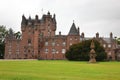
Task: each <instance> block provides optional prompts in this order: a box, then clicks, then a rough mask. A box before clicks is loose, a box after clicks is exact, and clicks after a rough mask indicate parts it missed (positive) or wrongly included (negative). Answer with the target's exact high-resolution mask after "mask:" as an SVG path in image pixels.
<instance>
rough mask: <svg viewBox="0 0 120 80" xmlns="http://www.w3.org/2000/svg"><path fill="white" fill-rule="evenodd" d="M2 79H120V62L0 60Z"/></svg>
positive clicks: (0, 78) (0, 76) (0, 77)
mask: <svg viewBox="0 0 120 80" xmlns="http://www.w3.org/2000/svg"><path fill="white" fill-rule="evenodd" d="M0 80H120V62H99V63H95V64H90V63H88V62H75V61H64V60H63V61H62V60H55V61H54V60H39V61H38V60H0Z"/></svg>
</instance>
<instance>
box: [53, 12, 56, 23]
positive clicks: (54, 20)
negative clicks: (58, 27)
mask: <svg viewBox="0 0 120 80" xmlns="http://www.w3.org/2000/svg"><path fill="white" fill-rule="evenodd" d="M53 22H54V23H55V24H56V15H55V14H54V15H53Z"/></svg>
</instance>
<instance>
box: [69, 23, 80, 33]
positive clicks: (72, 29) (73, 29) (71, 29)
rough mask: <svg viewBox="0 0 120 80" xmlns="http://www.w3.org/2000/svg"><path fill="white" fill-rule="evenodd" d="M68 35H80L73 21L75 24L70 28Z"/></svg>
mask: <svg viewBox="0 0 120 80" xmlns="http://www.w3.org/2000/svg"><path fill="white" fill-rule="evenodd" d="M68 35H79V34H78V30H77V29H76V26H75V23H74V21H73V24H72V26H71V28H70V31H69V34H68Z"/></svg>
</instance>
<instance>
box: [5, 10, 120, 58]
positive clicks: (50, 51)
mask: <svg viewBox="0 0 120 80" xmlns="http://www.w3.org/2000/svg"><path fill="white" fill-rule="evenodd" d="M56 28H57V22H56V17H55V14H54V15H53V16H52V15H51V14H50V12H48V13H47V14H44V15H43V16H42V18H41V19H39V17H38V15H36V16H35V19H31V17H29V18H28V19H26V17H25V16H24V15H23V16H22V21H21V32H22V36H21V38H16V37H15V35H14V34H13V32H12V30H10V31H9V34H8V35H7V36H6V39H5V55H4V58H5V59H66V58H65V52H66V50H67V49H69V47H70V46H71V45H72V44H76V43H79V42H80V41H82V40H87V39H90V38H86V37H85V36H84V33H81V35H80V30H79V27H78V28H76V26H75V23H74V22H73V23H72V26H71V28H70V31H69V33H68V35H61V32H59V35H56V34H55V31H56ZM94 38H95V39H96V40H98V41H99V42H100V44H101V45H102V46H103V47H104V48H105V51H106V52H107V59H109V58H110V59H112V60H115V59H116V56H117V55H118V56H120V54H119V53H120V51H119V53H116V52H115V49H116V46H117V44H116V42H115V40H114V38H113V34H112V33H110V37H109V38H103V37H99V33H96V37H94Z"/></svg>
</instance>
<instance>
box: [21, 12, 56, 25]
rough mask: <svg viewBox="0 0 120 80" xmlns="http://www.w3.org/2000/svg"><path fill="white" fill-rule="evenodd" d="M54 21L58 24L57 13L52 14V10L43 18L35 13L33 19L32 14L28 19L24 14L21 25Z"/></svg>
mask: <svg viewBox="0 0 120 80" xmlns="http://www.w3.org/2000/svg"><path fill="white" fill-rule="evenodd" d="M48 21H50V22H52V23H54V24H56V18H55V14H54V15H53V16H52V15H51V14H50V12H48V13H47V14H44V15H43V16H42V18H41V19H39V16H38V15H35V18H34V19H32V18H31V16H29V18H28V19H27V18H26V17H25V16H24V15H23V16H22V21H21V26H27V25H35V24H42V23H46V22H48Z"/></svg>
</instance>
